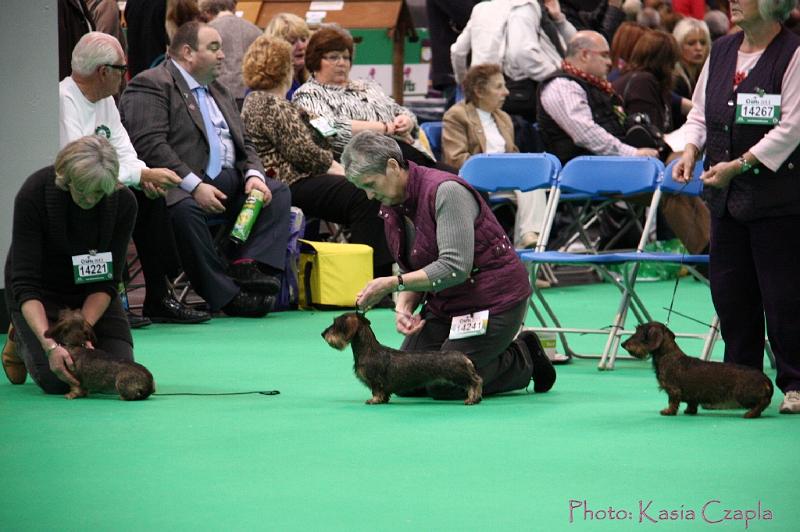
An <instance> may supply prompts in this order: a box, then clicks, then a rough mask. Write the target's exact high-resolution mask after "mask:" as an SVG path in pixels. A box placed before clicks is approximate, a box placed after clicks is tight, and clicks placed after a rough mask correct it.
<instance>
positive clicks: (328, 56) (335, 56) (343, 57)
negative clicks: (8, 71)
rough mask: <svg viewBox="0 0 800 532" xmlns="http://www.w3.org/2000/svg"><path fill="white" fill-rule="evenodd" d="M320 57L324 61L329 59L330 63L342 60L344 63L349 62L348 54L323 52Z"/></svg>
mask: <svg viewBox="0 0 800 532" xmlns="http://www.w3.org/2000/svg"><path fill="white" fill-rule="evenodd" d="M322 58H323V59H324V60H326V61H330V62H331V63H338V62H339V61H344V62H345V63H349V62H350V59H351V58H350V56H349V55H344V54H325V55H323V56H322Z"/></svg>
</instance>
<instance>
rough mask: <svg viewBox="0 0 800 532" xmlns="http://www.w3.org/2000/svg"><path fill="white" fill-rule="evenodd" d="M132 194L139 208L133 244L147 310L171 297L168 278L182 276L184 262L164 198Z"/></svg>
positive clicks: (137, 192) (140, 192)
mask: <svg viewBox="0 0 800 532" xmlns="http://www.w3.org/2000/svg"><path fill="white" fill-rule="evenodd" d="M131 190H133V193H134V195H135V196H136V203H137V204H138V210H137V212H136V225H135V226H134V228H133V242H134V244H136V253H137V254H138V255H139V262H140V263H141V265H142V273H143V274H144V281H145V289H146V292H145V296H144V306H145V308H147V307H151V306H156V305H158V304H159V303H160V302H161V300H162V299H164V296H166V295H167V278H169V279H174V278H175V277H177V276H178V273H180V259H179V258H178V248H177V244H176V243H175V235H174V233H173V232H172V223H171V222H170V219H169V213H168V212H167V204H166V202H165V201H164V198H157V199H149V198H148V197H147V196H145V194H144V192H142V191H141V190H136V189H131Z"/></svg>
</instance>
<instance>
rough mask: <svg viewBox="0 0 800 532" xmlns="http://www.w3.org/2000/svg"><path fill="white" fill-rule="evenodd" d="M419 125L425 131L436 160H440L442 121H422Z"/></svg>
mask: <svg viewBox="0 0 800 532" xmlns="http://www.w3.org/2000/svg"><path fill="white" fill-rule="evenodd" d="M419 127H420V129H422V131H424V132H425V136H426V137H427V138H428V144H430V146H431V151H432V152H433V155H434V157H436V160H437V161H438V160H440V159H441V158H442V123H441V122H423V123H422V124H420V126H419Z"/></svg>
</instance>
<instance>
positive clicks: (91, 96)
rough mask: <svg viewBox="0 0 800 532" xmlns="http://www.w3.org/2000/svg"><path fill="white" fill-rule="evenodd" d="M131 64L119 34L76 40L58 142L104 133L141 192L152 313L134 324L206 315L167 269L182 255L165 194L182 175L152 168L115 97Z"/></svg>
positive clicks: (139, 241) (140, 242) (139, 231)
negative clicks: (174, 285) (175, 289)
mask: <svg viewBox="0 0 800 532" xmlns="http://www.w3.org/2000/svg"><path fill="white" fill-rule="evenodd" d="M127 68H128V67H127V65H126V64H125V54H124V52H123V50H122V46H121V45H120V43H119V41H117V39H116V38H115V37H113V36H111V35H108V34H105V33H101V32H96V31H95V32H90V33H87V34H86V35H84V36H83V37H82V38H81V39H80V41H78V44H76V45H75V48H74V50H73V52H72V75H71V76H68V77H66V78H64V79H63V80H62V81H61V82H60V83H59V87H58V89H59V143H60V147H64V146H65V145H66V144H68V143H69V142H71V141H73V140H76V139H78V138H80V137H83V136H86V135H100V136H102V137H105V138H106V139H108V140H109V141H110V142H111V144H112V145H113V146H114V149H115V150H116V152H117V157H118V158H119V176H118V179H119V182H120V183H122V184H123V185H126V186H129V187H132V188H133V189H134V192H135V193H136V194H137V200H138V203H139V211H138V214H137V219H136V228H135V229H134V233H133V238H134V242H135V243H136V248H137V251H138V253H139V259H140V261H141V263H142V268H143V270H144V276H145V282H146V285H147V291H146V296H145V304H144V309H143V314H144V315H145V316H147V317H148V318H149V319H147V320H142V319H141V318H139V317H138V316H135V315H133V314H130V315H129V320H130V321H131V326H132V327H136V326H142V325H146V324H147V323H149V322H150V321H159V322H171V323H198V322H202V321H207V320H209V319H210V318H211V316H210V315H209V314H208V313H207V312H200V311H196V310H194V309H191V308H189V307H187V306H185V305H183V304H182V303H180V302H178V301H177V300H176V299H175V298H174V296H173V295H172V293H171V291H170V290H169V287H168V285H167V275H168V274H171V273H174V272H170V271H169V270H170V269H172V270H175V269H177V265H178V264H179V260H178V258H177V252H176V251H175V247H174V240H173V238H172V236H171V233H172V231H171V229H170V226H169V221H168V218H167V210H166V205H165V204H164V200H163V198H161V196H163V195H164V194H165V193H166V191H167V189H169V188H172V187H175V186H177V185H178V184H180V182H181V179H180V177H178V175H177V174H176V173H175V172H173V171H172V170H170V169H168V168H148V167H147V165H145V163H144V162H142V161H141V160H139V158H138V156H137V154H136V151H135V150H134V148H133V145H132V144H131V140H130V138H129V137H128V132H127V131H126V130H125V128H124V127H123V125H122V122H121V120H120V115H119V111H118V110H117V106H116V104H115V102H114V98H113V96H114V95H116V94H117V93H118V92H119V89H120V84H121V82H122V79H123V77H124V76H125V72H126V70H127ZM145 196H146V197H145Z"/></svg>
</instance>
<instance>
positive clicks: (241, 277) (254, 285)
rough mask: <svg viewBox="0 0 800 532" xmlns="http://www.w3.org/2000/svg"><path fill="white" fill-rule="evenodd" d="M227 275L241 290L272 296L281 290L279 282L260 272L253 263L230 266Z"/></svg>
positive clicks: (274, 277)
mask: <svg viewBox="0 0 800 532" xmlns="http://www.w3.org/2000/svg"><path fill="white" fill-rule="evenodd" d="M228 275H230V276H231V278H232V279H233V282H235V283H236V284H238V285H239V286H240V287H241V288H242V289H243V290H247V291H250V292H258V293H261V294H267V295H269V296H274V295H275V294H277V293H278V292H280V290H281V281H280V279H278V278H277V277H276V276H274V275H269V274H266V273H264V272H262V271H261V270H260V269H259V267H258V264H256V263H255V262H242V263H239V264H231V266H230V268H229V269H228Z"/></svg>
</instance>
